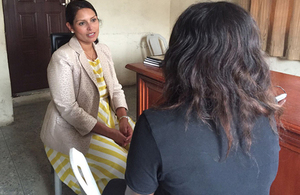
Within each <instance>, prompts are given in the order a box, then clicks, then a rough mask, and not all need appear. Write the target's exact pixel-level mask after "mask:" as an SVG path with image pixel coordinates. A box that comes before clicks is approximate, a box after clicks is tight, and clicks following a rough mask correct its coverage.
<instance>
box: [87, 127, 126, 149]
mask: <svg viewBox="0 0 300 195" xmlns="http://www.w3.org/2000/svg"><path fill="white" fill-rule="evenodd" d="M92 132H94V133H97V134H100V135H103V136H105V137H108V138H110V139H112V140H114V141H115V142H116V143H117V144H118V145H120V146H123V147H125V146H127V145H128V144H129V143H130V141H131V137H127V136H125V135H123V133H122V132H121V131H119V130H117V129H113V128H109V127H107V126H106V125H105V124H104V123H101V122H97V123H96V125H95V126H94V128H93V129H92Z"/></svg>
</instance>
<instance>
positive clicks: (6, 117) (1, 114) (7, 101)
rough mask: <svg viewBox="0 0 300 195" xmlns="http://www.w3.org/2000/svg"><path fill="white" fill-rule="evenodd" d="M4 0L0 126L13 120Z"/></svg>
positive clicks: (0, 41)
mask: <svg viewBox="0 0 300 195" xmlns="http://www.w3.org/2000/svg"><path fill="white" fill-rule="evenodd" d="M2 10H3V8H2V1H1V4H0V51H1V52H0V126H4V125H7V124H9V123H11V122H13V107H12V98H11V86H10V78H9V70H8V62H7V53H6V42H5V34H4V18H3V11H2Z"/></svg>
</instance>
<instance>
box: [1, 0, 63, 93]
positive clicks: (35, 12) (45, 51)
mask: <svg viewBox="0 0 300 195" xmlns="http://www.w3.org/2000/svg"><path fill="white" fill-rule="evenodd" d="M2 2H3V11H4V22H5V36H6V45H7V55H8V64H9V72H10V79H11V85H12V93H13V96H16V93H20V92H25V91H31V90H36V89H43V88H47V87H48V82H47V72H46V69H47V65H48V63H49V60H50V56H51V51H50V34H51V33H54V32H68V30H67V28H66V26H65V23H66V22H65V7H64V6H63V5H62V4H63V3H65V0H3V1H2Z"/></svg>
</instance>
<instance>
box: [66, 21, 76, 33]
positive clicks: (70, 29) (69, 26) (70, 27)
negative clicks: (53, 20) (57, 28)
mask: <svg viewBox="0 0 300 195" xmlns="http://www.w3.org/2000/svg"><path fill="white" fill-rule="evenodd" d="M66 26H67V28H68V29H69V31H71V33H74V30H73V28H72V26H71V24H70V23H69V22H67V23H66Z"/></svg>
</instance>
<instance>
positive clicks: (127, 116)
mask: <svg viewBox="0 0 300 195" xmlns="http://www.w3.org/2000/svg"><path fill="white" fill-rule="evenodd" d="M122 118H127V120H128V119H129V116H121V117H120V118H119V121H120V120H121V119H122Z"/></svg>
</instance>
